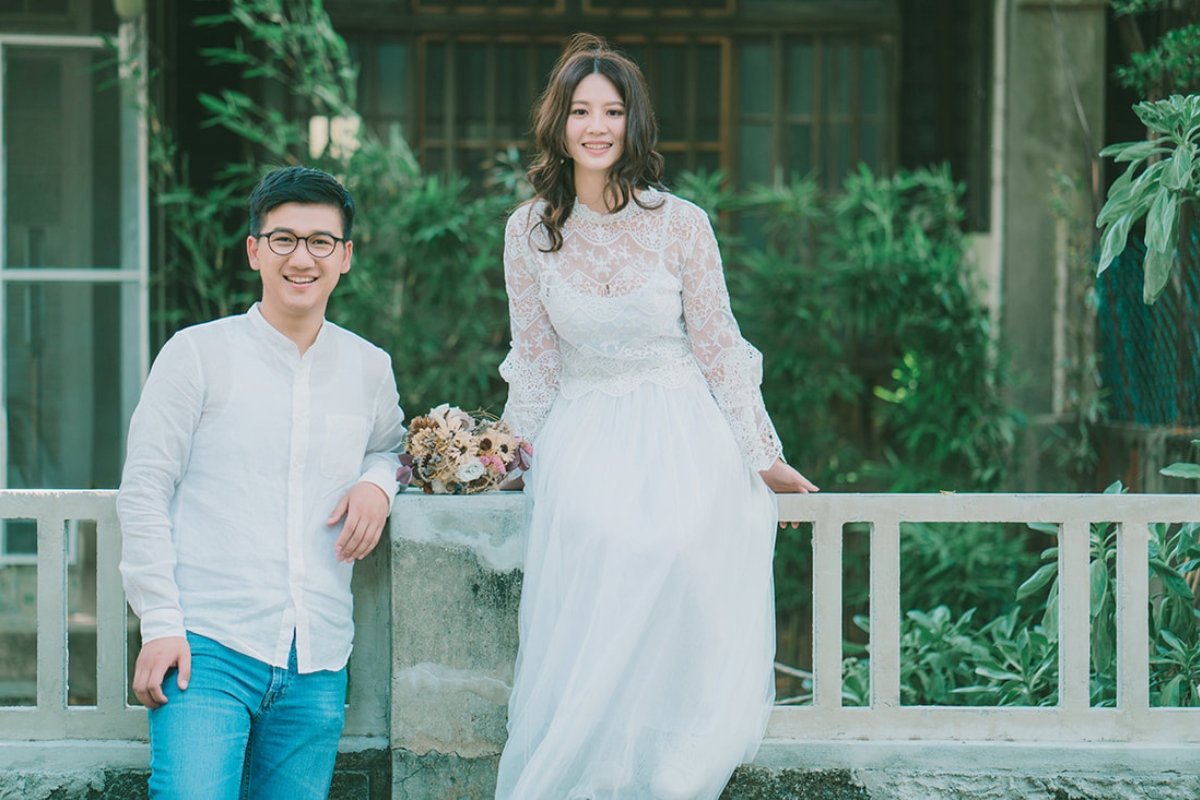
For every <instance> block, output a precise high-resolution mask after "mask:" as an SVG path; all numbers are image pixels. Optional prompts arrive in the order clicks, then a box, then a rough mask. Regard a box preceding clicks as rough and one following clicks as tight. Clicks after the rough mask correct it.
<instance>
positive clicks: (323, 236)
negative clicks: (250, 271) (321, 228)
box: [258, 229, 349, 258]
mask: <svg viewBox="0 0 1200 800" xmlns="http://www.w3.org/2000/svg"><path fill="white" fill-rule="evenodd" d="M258 237H259V238H266V240H267V246H268V247H270V248H271V252H272V253H274V254H275V255H277V256H290V255H291V254H292V253H294V252H296V248H297V247H298V246H299V245H300V242H304V246H305V247H307V248H308V253H309V255H311V256H312V257H313V258H328V257H329V256H331V255H333V251H334V250H336V249H337V246H338V242H345V241H349V240H348V239H340V238H338V237H337V236H334V235H333V234H330V233H310V234H309V235H308V236H297V235H296V234H294V233H292V232H291V231H289V230H281V229H277V230H273V231H266V232H265V233H260V234H258Z"/></svg>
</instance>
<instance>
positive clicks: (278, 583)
mask: <svg viewBox="0 0 1200 800" xmlns="http://www.w3.org/2000/svg"><path fill="white" fill-rule="evenodd" d="M403 421H404V413H403V411H401V409H400V406H399V398H398V396H397V393H396V382H395V378H394V377H393V375H392V369H391V359H390V357H389V356H388V354H387V353H386V352H384V351H383V350H381V349H379V348H378V347H375V346H374V345H372V344H371V343H369V342H367V341H366V340H364V339H362V338H360V337H359V336H356V335H355V334H353V333H350V332H349V331H347V330H344V329H343V328H340V327H338V326H337V325H334V324H333V323H331V322H328V321H326V322H325V323H323V325H322V327H321V330H320V333H319V334H318V335H317V339H316V341H315V342H314V343H313V344H312V346H311V347H309V348H308V350H307V351H306V352H305V353H304V355H303V356H301V355H300V352H299V350H298V348H297V347H296V345H295V343H293V342H292V341H291V340H290V339H288V338H287V337H286V336H284V335H283V334H282V333H280V332H279V331H278V330H276V329H275V328H274V327H272V326H271V324H270V323H268V322H267V321H266V319H264V318H263V316H262V313H261V312H260V311H259V308H258V305H257V304H256V305H255V306H254V307H253V308H251V309H250V311H249V312H247V313H246V314H244V315H240V316H233V317H226V318H223V319H219V320H215V321H213V322H208V323H204V324H202V325H196V326H194V327H191V328H187V329H185V330H182V331H180V332H179V333H177V334H175V336H173V337H172V338H171V339H170V341H168V342H167V343H166V344H165V345H164V346H163V348H162V351H161V352H160V353H159V355H158V357H157V358H156V359H155V362H154V366H153V367H152V368H151V370H150V375H149V377H148V378H147V380H146V385H145V386H144V387H143V389H142V396H141V399H140V401H139V402H138V406H137V409H136V410H135V411H134V414H133V418H132V420H131V422H130V427H129V443H128V451H127V454H126V459H125V467H124V471H123V474H122V478H121V489H120V491H119V492H118V495H117V513H118V515H119V517H120V520H121V530H122V541H123V545H122V557H121V574H122V576H123V579H124V584H125V592H126V594H127V595H128V597H129V602H130V605H131V606H132V607H133V610H134V612H135V613H136V614H137V615H138V617H140V618H141V622H142V641H143V642H148V641H152V640H154V639H159V638H163V637H166V636H183V635H184V632H185V631H192V632H193V633H198V634H201V635H203V636H207V637H210V638H212V639H215V640H217V641H218V642H220V643H222V644H224V645H225V646H227V647H230V648H232V649H233V650H236V651H238V652H240V653H244V654H246V655H248V656H251V657H253V658H256V659H258V660H260V661H264V662H266V663H269V664H272V665H274V666H277V667H283V668H286V667H287V663H288V655H289V653H290V649H291V644H292V636H293V632H294V633H295V641H296V656H297V666H298V668H299V671H300V672H313V671H316V670H337V669H341V668H342V667H343V666H344V665H345V664H346V660H347V659H348V658H349V656H350V648H351V642H352V639H353V636H354V625H353V621H352V610H353V599H352V597H351V594H350V578H351V574H352V569H353V567H352V564H351V563H344V562H339V561H338V560H337V558H336V555H337V554H336V553H335V551H334V549H333V546H334V543H335V542H336V541H337V538H338V536H339V535H340V533H341V529H342V525H341V522H340V521H339V522H338V523H337V524H335V525H326V524H325V521H326V519H328V517H329V516H330V514H331V513H332V511H333V509H334V507H335V506H336V505H337V502H338V500H340V499H341V497H342V495H344V494H345V493H346V492H347V491H348V490H349V489H350V488H351V487H352V486H353V485H354V484H355V483H357V482H358V481H360V480H365V481H369V482H371V483H374V484H375V485H377V486H379V487H380V488H382V489H383V490H384V491H385V492H386V493H387V495H388V497H389V498H394V497H395V494H396V489H397V484H396V468H397V466H398V461H397V456H396V452H395V451H397V450H398V449H399V448H400V446H401V443H402V440H403V437H404V427H403Z"/></svg>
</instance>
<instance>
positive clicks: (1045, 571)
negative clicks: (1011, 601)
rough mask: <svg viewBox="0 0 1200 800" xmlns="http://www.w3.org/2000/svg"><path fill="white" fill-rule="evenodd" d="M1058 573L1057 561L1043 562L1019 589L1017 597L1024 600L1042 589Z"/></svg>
mask: <svg viewBox="0 0 1200 800" xmlns="http://www.w3.org/2000/svg"><path fill="white" fill-rule="evenodd" d="M1057 574H1058V564H1057V563H1050V564H1042V566H1040V567H1039V568H1038V570H1037V572H1035V573H1033V574H1032V575H1030V576H1029V578H1028V579H1026V581H1025V582H1024V583H1022V584H1021V586H1020V588H1018V589H1017V599H1018V600H1023V599H1025V598H1026V597H1028V596H1029V595H1031V594H1033V593H1034V592H1037V591H1039V590H1040V589H1042V587H1044V586H1045V585H1046V584H1048V583H1049V582H1050V581H1051V580H1053V579H1054V576H1056V575H1057Z"/></svg>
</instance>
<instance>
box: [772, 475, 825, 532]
mask: <svg viewBox="0 0 1200 800" xmlns="http://www.w3.org/2000/svg"><path fill="white" fill-rule="evenodd" d="M758 474H759V475H761V476H762V479H763V481H764V482H766V484H767V486H769V487H770V488H771V491H772V492H775V493H776V494H797V493H799V494H808V493H810V492H819V491H821V490H820V489H818V488H817V485H816V484H815V483H813V482H812V481H810V480H809V479H808V478H806V477H804V476H803V475H801V474H800V473H799V472H797V471H796V470H794V469H792V468H791V467H790V466H788V464H787V462H786V461H784V460H783V459H782V458H777V459H775V463H774V464H772V465H771V466H770V467H769V468H768V469H764V470H760V471H759V473H758ZM787 524H788V523H786V522H780V523H779V527H781V528H783V527H786V526H787ZM792 527H793V528H798V527H800V523H799V522H793V523H792Z"/></svg>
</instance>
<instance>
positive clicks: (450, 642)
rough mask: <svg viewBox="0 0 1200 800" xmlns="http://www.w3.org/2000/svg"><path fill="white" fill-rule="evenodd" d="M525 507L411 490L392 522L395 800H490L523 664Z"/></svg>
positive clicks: (507, 499)
mask: <svg viewBox="0 0 1200 800" xmlns="http://www.w3.org/2000/svg"><path fill="white" fill-rule="evenodd" d="M525 513H526V512H525V498H524V495H522V494H520V493H515V492H502V493H494V494H487V495H474V496H445V495H425V494H420V493H417V492H414V491H412V490H407V491H405V492H402V493H401V494H400V495H399V496H398V497H397V498H396V505H395V507H394V509H393V511H392V692H391V695H392V696H391V725H390V729H391V748H392V796H393V797H395V798H422V799H425V798H428V800H440V799H441V798H446V800H451V798H453V799H454V800H466V799H467V798H490V797H492V796H493V795H494V793H495V786H496V765H497V763H498V761H499V755H500V751H501V749H502V748H503V745H504V740H505V738H506V733H505V725H506V724H507V721H508V695H509V691H510V689H511V688H512V670H513V663H514V661H515V659H516V655H517V606H518V602H519V600H520V592H521V570H520V565H521V559H522V557H523V555H524V535H525V527H526V523H525Z"/></svg>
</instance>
